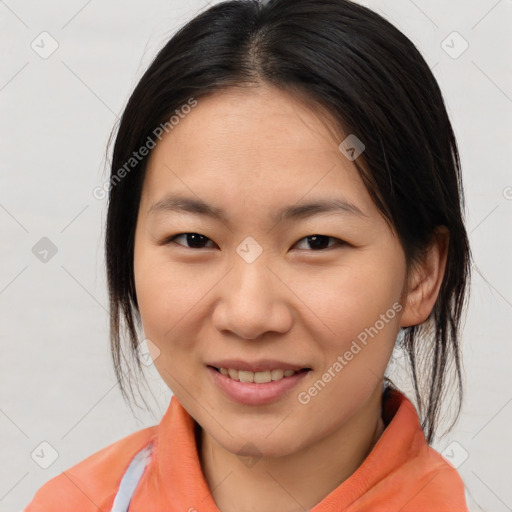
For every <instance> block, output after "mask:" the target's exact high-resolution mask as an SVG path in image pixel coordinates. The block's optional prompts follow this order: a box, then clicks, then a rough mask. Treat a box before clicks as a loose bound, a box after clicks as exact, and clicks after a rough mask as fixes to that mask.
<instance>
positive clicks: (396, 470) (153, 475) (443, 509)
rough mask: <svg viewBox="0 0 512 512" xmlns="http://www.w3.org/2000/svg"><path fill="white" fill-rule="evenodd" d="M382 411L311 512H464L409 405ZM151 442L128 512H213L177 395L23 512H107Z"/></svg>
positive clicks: (399, 400)
mask: <svg viewBox="0 0 512 512" xmlns="http://www.w3.org/2000/svg"><path fill="white" fill-rule="evenodd" d="M382 411H383V414H382V417H383V420H384V424H385V425H386V428H385V430H384V432H383V434H382V436H381V437H380V438H379V440H378V442H377V443H376V444H375V446H374V447H373V449H372V451H371V452H370V454H369V455H368V456H367V457H366V459H365V460H364V461H363V463H362V464H361V466H359V468H358V469H357V470H356V471H355V472H354V473H353V474H352V475H351V476H350V477H349V478H348V479H347V480H345V481H344V482H343V483H342V484H341V485H339V486H338V487H337V488H336V489H334V490H333V491H332V492H331V493H330V494H329V495H328V496H326V497H325V498H324V499H323V500H322V501H321V502H320V503H318V504H317V505H316V506H315V507H313V508H312V509H311V510H310V512H341V511H343V512H398V511H400V512H413V511H414V512H467V511H468V509H467V506H466V501H465V497H464V485H463V482H462V480H461V478H460V476H459V475H458V473H457V471H456V469H455V468H454V467H453V466H451V465H450V464H449V463H448V462H446V461H445V459H444V458H443V457H442V456H441V455H440V454H439V453H438V452H436V451H435V450H434V449H433V448H431V447H430V446H429V445H428V444H427V443H426V441H425V437H424V435H423V431H422V430H421V426H420V423H419V419H418V415H417V412H416V409H415V408H414V406H413V405H412V403H411V402H410V401H409V400H408V399H407V398H406V397H405V395H403V394H402V393H400V392H399V391H396V390H391V389H389V390H388V391H387V392H386V393H384V397H383V408H382ZM151 442H153V452H152V454H151V456H150V457H149V458H148V459H147V460H148V462H147V466H145V469H144V472H143V473H142V477H141V478H140V480H139V482H138V484H137V485H136V488H135V492H134V494H133V497H132V500H131V502H130V508H129V510H130V512H178V511H179V512H219V509H218V508H217V506H216V505H215V502H214V501H213V499H212V497H211V494H210V491H209V488H208V484H207V482H206V480H205V478H204V476H203V473H202V470H201V466H200V462H199V459H198V456H197V450H196V442H195V435H194V420H193V419H192V417H191V416H190V415H189V414H188V413H187V411H186V410H185V409H184V408H183V406H182V405H181V404H180V402H179V401H178V399H177V397H175V396H173V397H172V399H171V402H170V404H169V408H168V409H167V411H166V413H165V414H164V416H163V418H162V420H161V422H160V424H159V425H156V426H153V427H148V428H145V429H143V430H139V431H138V432H135V433H133V434H131V435H129V436H127V437H124V438H123V439H121V440H119V441H117V442H115V443H113V444H111V445H109V446H107V447H105V448H103V449H102V450H100V451H98V452H96V453H94V454H93V455H91V456H89V457H88V458H86V459H84V460H83V461H82V462H80V463H78V464H76V465H75V466H73V467H71V468H70V469H68V470H66V471H64V472H63V473H61V474H60V475H57V476H56V477H54V478H53V479H51V480H50V481H49V482H47V483H46V484H45V485H43V486H42V487H41V488H40V489H39V490H38V491H37V493H36V495H35V496H34V498H33V500H32V502H31V503H30V504H29V505H28V506H27V508H25V511H24V512H60V511H63V510H70V511H71V510H72V511H73V512H110V511H111V509H112V505H113V502H114V498H115V496H116V494H117V493H118V489H119V486H120V482H121V479H122V477H123V475H124V473H125V471H126V470H127V468H128V466H129V464H130V462H131V460H132V458H133V457H134V456H135V455H136V454H137V453H138V452H139V451H140V450H142V449H143V448H144V447H145V446H147V445H148V444H149V443H151ZM143 467H144V466H143Z"/></svg>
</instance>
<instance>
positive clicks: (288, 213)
mask: <svg viewBox="0 0 512 512" xmlns="http://www.w3.org/2000/svg"><path fill="white" fill-rule="evenodd" d="M162 212H178V213H184V212H185V213H192V214H194V215H202V216H206V217H211V218H213V219H217V220H220V221H221V222H223V223H225V224H228V225H229V220H228V218H227V215H226V212H225V211H224V210H223V209H222V208H219V207H217V206H213V205H210V204H208V203H205V202H204V201H202V200H201V199H198V198H192V197H186V196H179V195H169V196H166V197H165V198H163V199H162V200H160V201H158V202H156V203H155V204H153V205H152V206H151V207H150V208H149V210H148V215H150V214H156V213H162ZM321 213H339V214H348V215H353V216H357V217H367V215H366V214H365V213H363V211H362V210H361V209H360V208H358V207H357V206H356V205H355V204H353V203H351V202H349V201H346V200H344V199H340V198H328V199H321V200H315V201H311V202H306V203H304V202H303V203H296V204H292V205H289V206H285V207H283V208H281V209H280V210H278V211H277V212H276V213H275V214H274V215H273V216H272V220H273V221H274V222H281V221H286V220H292V219H296V220H298V219H304V218H307V217H311V216H313V215H318V214H321Z"/></svg>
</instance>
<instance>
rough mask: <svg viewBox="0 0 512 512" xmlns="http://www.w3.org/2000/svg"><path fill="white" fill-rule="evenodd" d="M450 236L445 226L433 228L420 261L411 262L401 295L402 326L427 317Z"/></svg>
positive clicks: (439, 282) (441, 277)
mask: <svg viewBox="0 0 512 512" xmlns="http://www.w3.org/2000/svg"><path fill="white" fill-rule="evenodd" d="M449 235H450V234H449V231H448V229H447V228H446V227H445V226H439V227H438V228H436V230H435V233H434V235H433V236H432V241H431V243H430V245H429V246H428V247H427V249H426V250H425V252H424V254H423V256H422V258H421V261H419V262H416V263H414V264H412V267H411V269H410V271H409V278H408V280H407V281H408V282H407V283H406V287H405V289H404V294H403V295H402V300H403V302H402V304H404V310H403V313H402V316H401V319H400V326H401V327H409V326H412V325H419V324H421V323H423V322H424V321H425V320H426V319H427V318H428V317H429V315H430V313H431V311H432V309H433V307H434V304H435V302H436V299H437V296H438V294H439V289H440V288H441V284H442V282H443V276H444V271H445V268H446V259H447V255H448V243H449Z"/></svg>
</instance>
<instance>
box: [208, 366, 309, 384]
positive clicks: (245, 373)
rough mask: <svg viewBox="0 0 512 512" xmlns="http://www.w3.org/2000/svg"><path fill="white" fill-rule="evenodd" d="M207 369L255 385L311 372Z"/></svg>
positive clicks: (275, 369)
mask: <svg viewBox="0 0 512 512" xmlns="http://www.w3.org/2000/svg"><path fill="white" fill-rule="evenodd" d="M208 367H209V368H212V369H213V370H215V371H217V372H218V373H221V374H222V375H224V376H225V377H227V378H229V379H231V380H234V381H238V382H253V383H255V384H267V383H269V382H273V381H280V380H283V379H288V378H290V377H293V376H294V375H296V374H300V373H305V372H308V371H311V368H299V369H295V370H292V369H282V368H274V369H272V370H263V371H256V372H253V371H250V370H239V369H236V368H223V367H216V366H211V365H208Z"/></svg>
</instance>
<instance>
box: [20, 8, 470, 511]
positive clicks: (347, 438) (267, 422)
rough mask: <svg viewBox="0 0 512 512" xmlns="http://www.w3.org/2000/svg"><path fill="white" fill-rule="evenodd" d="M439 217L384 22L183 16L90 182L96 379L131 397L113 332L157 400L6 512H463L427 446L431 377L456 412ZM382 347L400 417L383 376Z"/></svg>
mask: <svg viewBox="0 0 512 512" xmlns="http://www.w3.org/2000/svg"><path fill="white" fill-rule="evenodd" d="M462 209H463V189H462V182H461V175H460V164H459V158H458V152H457V145H456V141H455V138H454V135H453V132H452V128H451V125H450V121H449V119H448V115H447V113H446V109H445V107H444V103H443V99H442V95H441V92H440V90H439V87H438V85H437V83H436V81H435V79H434V77H433V76H432V73H431V71H430V69H429V67H428V66H427V64H426V63H425V61H424V59H423V58H422V57H421V55H420V54H419V52H418V51H417V49H416V48H415V47H414V45H413V44H412V43H411V42H410V41H409V40H408V39H407V38H406V37H405V36H404V35H403V34H402V33H401V32H399V31H398V30H397V29H396V28H394V27H393V26H392V25H391V24H390V23H388V22H387V21H385V20H384V19H383V18H381V17H380V16H378V15H377V14H375V13H374V12H372V11H370V10H368V9H366V8H364V7H361V6H358V5H357V4H353V3H351V2H349V1H347V0H273V1H272V0H271V1H269V2H258V1H251V0H249V1H244V0H233V1H227V2H222V3H220V4H217V5H214V6H213V7H211V8H210V9H208V10H207V11H205V12H203V13H202V14H200V15H199V16H197V17H196V18H195V19H193V20H192V21H190V22H189V23H188V24H187V25H186V26H185V27H183V28H182V29H181V30H180V31H179V32H178V33H177V34H175V35H174V36H173V37H172V38H171V40H170V41H169V42H168V43H167V44H166V45H165V47H164V48H163V49H162V50H161V51H160V53H159V54H158V55H157V57H156V58H155V60H154V61H153V63H152V64H151V65H150V67H149V69H148V70H147V71H146V73H145V74H144V76H143V77H142V78H141V80H140V81H139V83H138V85H137V86H136V88H135V90H134V92H133V94H132V96H131V98H130V100H129V102H128V105H127V107H126V109H125V111H124V113H123V116H122V118H121V122H120V125H119V129H118V133H117V137H116V141H115V146H114V153H113V159H112V170H111V179H110V182H109V210H108V218H107V233H106V259H107V271H108V280H109V291H110V298H111V302H110V304H111V343H112V353H113V359H114V365H115V369H116V375H117V377H118V380H119V383H120V384H121V388H122V390H123V392H124V394H125V397H127V398H129V393H128V392H130V393H132V396H133V389H132V387H131V380H130V376H131V371H130V370H129V369H128V371H126V370H124V369H123V362H124V360H123V354H122V352H121V332H122V327H123V326H124V327H126V329H127V332H128V337H129V348H130V351H131V355H132V356H133V358H134V361H135V362H136V368H138V370H140V369H141V368H142V366H141V360H140V358H139V357H137V356H138V354H139V350H140V345H139V342H140V340H141V339H143V338H145V345H146V346H147V347H148V349H149V352H150V354H151V356H152V358H153V361H154V364H155V366H156V368H157V370H158V372H159V373H160V375H161V376H162V378H163V379H164V381H165V383H166V384H167V385H168V386H169V388H170V389H171V390H172V392H173V394H174V396H173V398H172V400H171V402H170V404H169V408H168V410H167V412H166V413H165V415H164V417H163V419H162V421H161V422H160V424H159V425H157V426H154V427H149V428H146V429H143V430H141V431H139V432H135V433H134V434H132V435H130V436H128V437H126V438H124V439H121V440H120V441H118V442H116V443H113V444H112V445H110V446H108V447H106V448H103V449H102V450H100V451H99V452H97V453H95V454H93V455H91V456H90V457H89V458H87V459H85V460H84V461H82V462H80V463H78V464H77V465H75V466H74V467H72V468H70V469H69V470H67V471H65V472H63V473H62V474H61V475H59V476H57V477H56V478H54V479H53V480H51V481H50V482H48V483H47V484H46V485H45V486H43V487H42V488H41V489H40V490H39V491H38V493H37V494H36V496H35V497H34V499H33V501H32V502H31V504H30V505H29V506H28V507H27V508H26V511H27V512H33V511H36V510H37V511H50V510H52V511H53V510H60V509H61V508H62V506H63V505H62V504H63V503H65V504H66V505H65V506H66V507H67V508H72V509H73V510H75V511H89V510H91V511H92V510H95V511H96V510H105V511H107V510H112V511H121V510H128V508H129V510H130V511H131V512H136V511H149V510H151V511H157V510H158V511H163V510H165V511H175V510H176V511H178V510H180V511H185V510H188V511H189V512H193V511H198V512H202V511H209V512H211V511H221V512H235V511H244V512H263V511H265V512H268V511H269V510H280V511H289V512H292V511H299V510H301V511H302V510H311V511H314V512H327V511H335V510H336V511H339V510H344V511H350V512H355V511H379V510H380V511H398V510H400V511H402V512H405V511H425V510H428V511H429V512H433V511H458V512H460V511H464V510H467V507H466V503H465V499H464V486H463V482H462V480H461V479H460V477H459V475H458V474H457V471H456V470H455V468H454V467H453V466H451V465H450V464H449V463H448V462H446V461H445V460H444V458H443V457H441V455H440V454H438V453H437V452H436V451H435V450H434V449H433V448H432V447H431V446H430V443H431V442H432V440H433V439H434V436H435V433H436V427H437V426H438V417H439V412H440V410H441V406H442V402H443V398H444V396H445V395H446V393H447V392H448V391H449V388H448V387H447V385H446V381H447V371H448V367H449V366H450V364H451V363H453V367H454V368H455V373H456V375H455V376H456V378H457V384H458V388H457V393H458V398H459V401H460V400H461V399H462V387H461V371H460V354H459V341H460V318H461V313H462V309H463V306H464V303H465V299H466V295H467V294H466V283H467V280H468V278H469V268H470V251H469V246H468V240H467V234H466V230H465V227H464V222H463V216H462ZM141 328H142V329H143V331H144V335H143V336H141V334H140V330H141ZM397 343H400V344H401V346H402V347H403V348H404V350H405V351H406V353H407V356H408V362H409V365H410V368H411V370H412V378H413V384H414V389H415V390H416V393H415V397H414V399H415V400H416V403H417V407H418V412H417V411H416V409H415V407H414V406H413V404H412V402H411V401H410V399H409V398H407V397H406V396H405V394H403V393H402V392H401V391H399V390H398V389H396V388H395V387H394V386H393V384H392V383H391V381H389V379H387V378H386V376H385V373H386V368H387V366H388V362H389V360H390V357H391V354H392V351H393V348H394V347H395V345H396V344H397ZM411 399H412V397H411Z"/></svg>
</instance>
